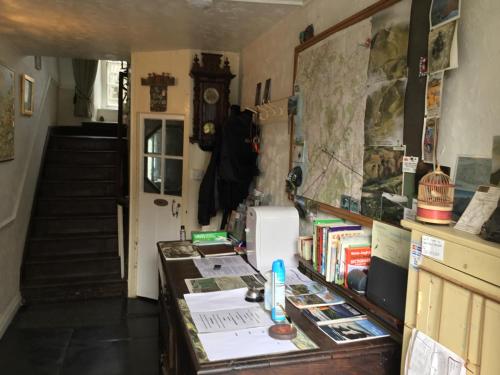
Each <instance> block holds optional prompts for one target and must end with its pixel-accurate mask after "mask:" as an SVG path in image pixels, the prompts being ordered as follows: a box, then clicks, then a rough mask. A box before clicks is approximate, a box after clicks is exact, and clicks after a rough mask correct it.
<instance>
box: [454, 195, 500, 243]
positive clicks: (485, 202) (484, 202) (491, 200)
mask: <svg viewBox="0 0 500 375" xmlns="http://www.w3.org/2000/svg"><path fill="white" fill-rule="evenodd" d="M499 199H500V188H498V187H494V186H480V187H479V188H478V189H477V191H476V192H475V193H474V196H473V197H472V200H471V201H470V202H469V205H468V206H467V208H466V209H465V211H464V213H463V214H462V216H461V217H460V219H459V220H458V223H457V225H455V229H458V230H461V231H464V232H468V233H472V234H479V232H481V227H482V226H483V224H484V223H485V222H486V220H488V219H489V218H490V216H491V214H492V213H493V211H495V208H496V207H497V205H498V200H499Z"/></svg>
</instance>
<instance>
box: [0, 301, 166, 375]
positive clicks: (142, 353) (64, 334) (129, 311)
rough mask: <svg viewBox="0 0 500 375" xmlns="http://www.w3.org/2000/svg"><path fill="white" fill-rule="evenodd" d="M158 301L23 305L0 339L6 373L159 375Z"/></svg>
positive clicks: (0, 362) (0, 360)
mask: <svg viewBox="0 0 500 375" xmlns="http://www.w3.org/2000/svg"><path fill="white" fill-rule="evenodd" d="M158 334H159V330H158V309H157V304H156V302H154V301H149V300H142V299H123V298H109V299H100V300H88V301H78V302H65V303H53V304H40V305H31V306H25V307H21V309H20V310H19V312H18V313H17V315H16V317H15V319H14V321H13V322H12V324H11V325H10V327H9V329H8V330H7V332H6V333H5V335H4V337H3V338H2V339H1V340H0V369H1V370H0V372H1V373H2V374H3V375H25V374H26V375H28V374H29V375H129V374H130V375H135V374H140V375H150V374H151V375H153V374H154V375H157V374H159V361H158V358H159V347H158Z"/></svg>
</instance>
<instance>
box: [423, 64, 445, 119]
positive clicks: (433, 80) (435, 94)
mask: <svg viewBox="0 0 500 375" xmlns="http://www.w3.org/2000/svg"><path fill="white" fill-rule="evenodd" d="M443 78H444V72H443V71H441V72H436V73H432V74H429V75H428V76H427V91H426V101H425V114H426V115H427V117H439V116H440V115H441V97H442V93H443V83H444V81H443Z"/></svg>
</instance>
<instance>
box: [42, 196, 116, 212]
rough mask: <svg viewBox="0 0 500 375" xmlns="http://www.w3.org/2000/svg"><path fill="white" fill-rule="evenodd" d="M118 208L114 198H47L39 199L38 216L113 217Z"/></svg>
mask: <svg viewBox="0 0 500 375" xmlns="http://www.w3.org/2000/svg"><path fill="white" fill-rule="evenodd" d="M116 207H117V203H116V199H115V198H114V197H45V198H40V199H38V202H37V204H36V210H35V214H36V216H59V215H106V214H107V215H112V214H115V213H116V212H117V211H116Z"/></svg>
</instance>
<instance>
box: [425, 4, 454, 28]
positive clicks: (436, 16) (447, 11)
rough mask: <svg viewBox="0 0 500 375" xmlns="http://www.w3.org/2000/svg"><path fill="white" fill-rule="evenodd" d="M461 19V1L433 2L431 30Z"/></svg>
mask: <svg viewBox="0 0 500 375" xmlns="http://www.w3.org/2000/svg"><path fill="white" fill-rule="evenodd" d="M459 17H460V0H432V5H431V11H430V21H431V28H434V27H437V26H440V25H443V24H445V23H448V22H451V21H453V20H456V19H457V18H459Z"/></svg>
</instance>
